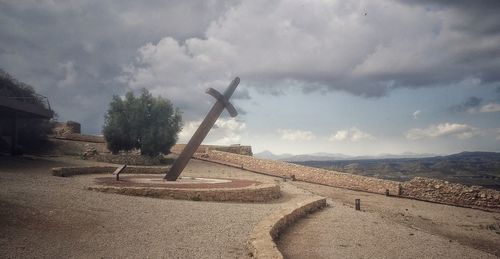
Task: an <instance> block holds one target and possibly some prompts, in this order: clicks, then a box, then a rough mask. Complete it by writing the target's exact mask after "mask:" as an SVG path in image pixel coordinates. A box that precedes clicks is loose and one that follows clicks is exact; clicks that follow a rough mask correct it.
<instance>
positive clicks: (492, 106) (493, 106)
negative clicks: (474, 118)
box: [479, 103, 500, 112]
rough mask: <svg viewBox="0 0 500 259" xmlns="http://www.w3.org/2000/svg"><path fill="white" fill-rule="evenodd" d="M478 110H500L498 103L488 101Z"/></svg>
mask: <svg viewBox="0 0 500 259" xmlns="http://www.w3.org/2000/svg"><path fill="white" fill-rule="evenodd" d="M479 112H500V104H498V103H488V104H486V105H484V106H483V107H481V109H479Z"/></svg>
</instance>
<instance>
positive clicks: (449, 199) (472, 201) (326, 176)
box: [195, 150, 500, 211]
mask: <svg viewBox="0 0 500 259" xmlns="http://www.w3.org/2000/svg"><path fill="white" fill-rule="evenodd" d="M195 157H196V158H198V159H201V160H207V161H212V162H216V163H221V164H225V165H228V166H233V167H238V168H242V169H245V170H249V171H253V172H257V173H261V174H267V175H272V176H277V177H287V178H291V176H292V175H294V176H295V179H296V180H299V181H304V182H310V183H316V184H323V185H328V186H333V187H339V188H345V189H351V190H357V191H366V192H372V193H379V194H386V193H385V190H389V195H392V196H400V197H405V198H411V199H417V200H423V201H430V202H436V203H443V204H448V205H456V206H462V207H471V208H479V209H485V210H493V211H500V191H496V190H492V189H487V188H484V187H481V186H470V187H469V186H466V185H462V184H456V183H449V182H446V181H442V180H436V179H429V178H422V177H415V178H414V179H413V180H411V181H407V182H402V183H400V182H395V181H389V180H382V179H376V178H370V177H365V176H359V175H352V174H347V173H340V172H335V171H330V170H326V169H319V168H313V167H306V166H301V165H296V164H291V163H286V162H281V161H271V160H264V159H257V158H254V157H249V156H241V155H236V154H230V153H224V152H219V151H214V150H212V151H209V152H207V153H205V154H195Z"/></svg>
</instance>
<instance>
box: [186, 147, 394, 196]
mask: <svg viewBox="0 0 500 259" xmlns="http://www.w3.org/2000/svg"><path fill="white" fill-rule="evenodd" d="M195 157H196V158H199V159H202V160H208V161H213V162H218V163H222V164H226V165H230V166H235V167H239V168H242V169H245V170H249V171H254V172H257V173H262V174H267V175H272V176H278V177H291V176H292V175H293V176H295V179H296V180H299V181H304V182H311V183H319V184H325V185H329V186H334V187H340V188H346V189H351V190H357V191H365V192H372V193H380V194H385V193H386V190H388V191H389V194H390V195H399V193H400V185H399V183H398V182H395V181H389V180H382V179H376V178H368V177H364V176H359V175H353V174H347V173H340V172H335V171H330V170H326V169H319V168H313V167H307V166H302V165H296V164H291V163H286V162H281V161H271V160H264V159H258V158H255V157H251V156H243V155H237V154H231V153H226V152H220V151H216V150H210V151H208V152H207V153H205V154H195Z"/></svg>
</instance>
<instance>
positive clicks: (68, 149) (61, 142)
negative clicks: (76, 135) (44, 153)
mask: <svg viewBox="0 0 500 259" xmlns="http://www.w3.org/2000/svg"><path fill="white" fill-rule="evenodd" d="M49 141H50V142H51V144H52V145H51V150H50V154H54V155H70V156H81V155H83V154H84V153H85V152H88V151H89V150H95V151H96V152H97V153H99V154H102V153H109V150H108V149H107V148H106V144H105V143H92V142H83V141H75V140H67V139H58V138H49Z"/></svg>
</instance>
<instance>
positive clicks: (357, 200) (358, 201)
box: [354, 199, 361, 210]
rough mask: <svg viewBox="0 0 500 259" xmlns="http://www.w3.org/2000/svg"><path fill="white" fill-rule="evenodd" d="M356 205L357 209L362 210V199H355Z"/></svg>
mask: <svg viewBox="0 0 500 259" xmlns="http://www.w3.org/2000/svg"><path fill="white" fill-rule="evenodd" d="M354 205H355V206H356V210H361V200H360V199H355V200H354Z"/></svg>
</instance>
